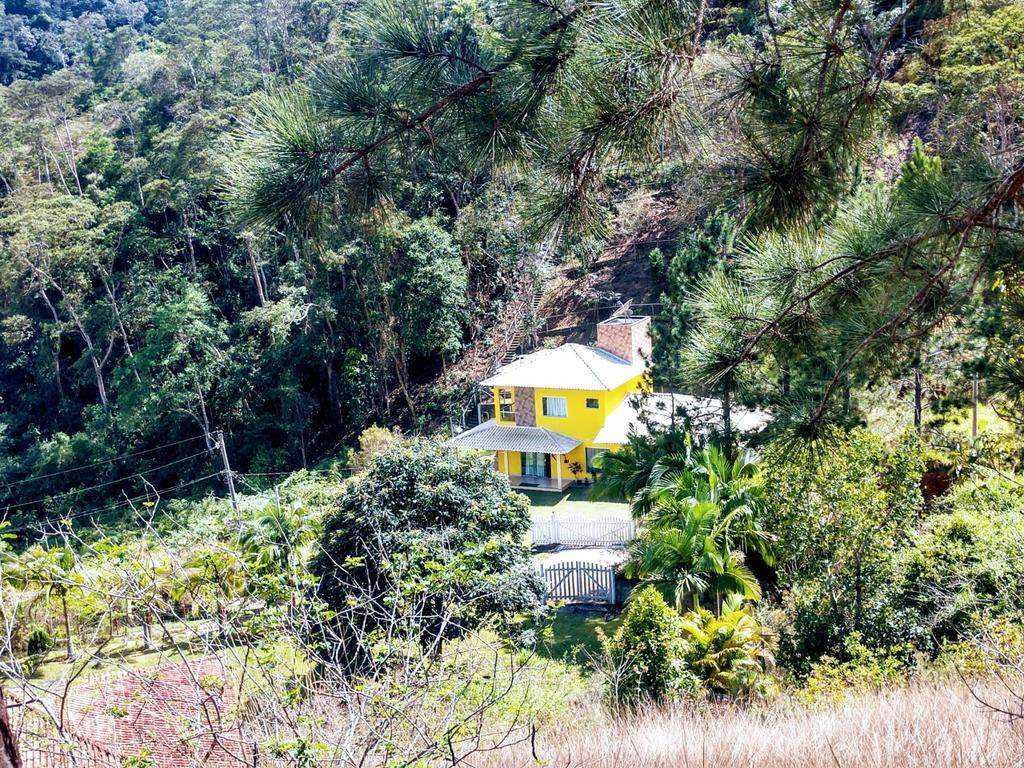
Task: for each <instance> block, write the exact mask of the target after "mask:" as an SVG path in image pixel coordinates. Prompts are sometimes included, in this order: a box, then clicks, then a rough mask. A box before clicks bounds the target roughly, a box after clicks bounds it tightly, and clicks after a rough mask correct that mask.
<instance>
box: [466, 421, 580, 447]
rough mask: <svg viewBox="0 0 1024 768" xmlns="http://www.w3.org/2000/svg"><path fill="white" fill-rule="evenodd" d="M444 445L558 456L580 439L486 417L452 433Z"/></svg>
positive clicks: (574, 445) (578, 442) (541, 428)
mask: <svg viewBox="0 0 1024 768" xmlns="http://www.w3.org/2000/svg"><path fill="white" fill-rule="evenodd" d="M447 444H448V445H453V446H455V447H456V448H478V449H481V450H485V451H524V452H527V453H555V454H559V455H561V454H565V453H568V452H569V451H571V450H572V449H573V448H575V447H576V446H577V445H579V444H580V441H579V440H577V439H576V438H575V437H569V436H568V435H563V434H561V433H560V432H553V431H551V430H550V429H544V428H543V427H507V426H504V425H501V424H498V423H497V422H496V421H495V420H494V419H490V420H489V421H485V422H484V423H483V424H479V425H477V426H475V427H473V428H472V429H467V430H466V431H465V432H462V433H461V434H458V435H456V436H455V437H453V438H451V439H450V440H449V441H448V443H447Z"/></svg>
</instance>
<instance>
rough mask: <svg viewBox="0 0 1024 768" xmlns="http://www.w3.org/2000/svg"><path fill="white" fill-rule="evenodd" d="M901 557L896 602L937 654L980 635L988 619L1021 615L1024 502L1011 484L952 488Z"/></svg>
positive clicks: (992, 480) (995, 480) (978, 482)
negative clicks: (911, 616)
mask: <svg viewBox="0 0 1024 768" xmlns="http://www.w3.org/2000/svg"><path fill="white" fill-rule="evenodd" d="M937 511H938V513H937V514H935V515H933V516H932V517H930V518H929V519H928V520H927V522H926V524H925V526H924V529H923V530H922V531H921V532H920V533H919V534H917V535H916V536H915V538H914V541H913V543H912V545H911V546H910V547H908V548H907V550H906V551H905V552H904V553H903V556H902V560H903V569H904V575H903V581H902V585H901V588H900V594H899V599H900V600H901V602H902V603H903V604H905V605H906V606H908V607H909V608H910V609H911V610H913V611H914V612H915V614H916V615H917V617H918V621H919V622H920V623H921V625H922V626H924V627H926V628H927V630H928V633H927V636H926V637H927V638H928V639H929V640H930V641H933V642H934V643H936V645H929V649H930V650H931V651H933V652H935V651H937V650H938V646H940V645H942V644H944V643H950V642H954V643H955V642H959V641H961V640H963V639H968V638H971V637H972V636H973V635H975V634H977V633H978V632H979V631H980V629H981V625H982V624H983V623H986V622H985V621H984V617H989V618H997V617H1001V616H1016V615H1018V614H1019V613H1021V612H1024V571H1022V569H1021V563H1022V562H1024V498H1022V497H1021V494H1020V491H1019V487H1018V485H1017V484H1016V483H1015V482H1014V481H1012V480H1001V479H999V478H985V479H984V480H972V481H969V482H966V483H962V484H960V485H957V486H955V487H954V488H953V490H952V492H951V493H950V494H949V495H948V496H947V497H945V498H943V499H942V500H941V501H940V503H939V505H938V507H937Z"/></svg>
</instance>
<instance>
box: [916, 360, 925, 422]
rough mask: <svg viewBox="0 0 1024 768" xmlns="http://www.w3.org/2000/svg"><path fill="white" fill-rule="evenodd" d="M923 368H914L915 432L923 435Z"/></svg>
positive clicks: (918, 366) (918, 365) (917, 366)
mask: <svg viewBox="0 0 1024 768" xmlns="http://www.w3.org/2000/svg"><path fill="white" fill-rule="evenodd" d="M922 378H923V377H922V376H921V366H920V364H917V365H915V366H914V430H915V431H916V432H917V434H921V411H922V407H923V393H922V388H923V387H922V383H923V382H922Z"/></svg>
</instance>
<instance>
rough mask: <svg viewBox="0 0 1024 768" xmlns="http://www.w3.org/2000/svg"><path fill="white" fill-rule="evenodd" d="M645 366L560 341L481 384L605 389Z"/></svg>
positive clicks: (523, 358) (518, 360)
mask: <svg viewBox="0 0 1024 768" xmlns="http://www.w3.org/2000/svg"><path fill="white" fill-rule="evenodd" d="M645 370H647V366H646V365H645V364H644V363H643V362H642V361H640V362H636V363H630V362H628V361H627V360H623V359H622V358H621V357H616V356H615V355H613V354H612V353H611V352H606V351H605V350H603V349H598V348H597V347H587V346H584V345H583V344H562V345H561V346H558V347H554V348H552V349H539V350H537V351H536V352H531V353H530V354H529V355H525V356H523V357H520V358H518V359H516V360H513V361H512V362H511V363H509V364H508V365H503V366H502V367H501V368H499V369H498V370H497V371H496V372H495V373H494V374H493V375H491V376H488V377H487V378H486V379H484V380H483V381H481V382H480V384H481V385H482V386H485V387H547V388H551V389H585V390H591V391H607V390H612V389H617V388H618V387H621V386H622V385H623V384H625V383H626V382H627V381H629V380H630V379H632V378H634V377H636V376H639V375H640V374H642V373H643V372H644V371H645Z"/></svg>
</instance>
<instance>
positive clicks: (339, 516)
mask: <svg viewBox="0 0 1024 768" xmlns="http://www.w3.org/2000/svg"><path fill="white" fill-rule="evenodd" d="M330 503H331V507H330V508H329V509H328V511H327V513H326V516H325V518H324V523H323V533H322V534H321V537H320V542H319V544H320V545H319V547H318V548H317V554H316V555H315V556H314V557H313V558H312V560H311V563H310V570H311V572H312V573H313V575H314V576H315V577H316V578H317V579H318V584H317V586H316V593H317V595H318V596H319V597H320V598H321V599H322V600H323V602H324V603H325V604H326V605H327V607H328V608H330V609H331V610H332V611H334V612H336V613H337V614H338V616H339V620H338V621H337V622H336V624H337V626H336V628H335V629H336V631H337V632H338V633H339V635H338V637H337V638H334V639H333V640H332V642H333V643H340V644H341V645H346V644H349V645H348V648H347V651H346V653H349V654H350V655H354V656H358V654H360V653H362V652H363V651H365V650H367V646H366V645H365V644H366V642H367V641H368V640H372V635H373V633H374V632H377V631H378V630H386V633H387V637H388V638H389V641H393V640H395V639H399V640H400V639H402V638H406V639H410V640H416V641H418V642H420V643H423V644H429V643H432V642H434V641H435V640H443V639H446V638H452V637H457V636H459V635H460V634H462V633H464V632H465V631H467V630H468V629H472V628H474V627H477V626H479V625H480V624H482V623H484V622H491V623H493V624H494V625H495V626H496V628H498V629H500V630H505V631H511V630H512V629H514V628H516V627H517V626H518V625H519V622H520V621H521V620H522V619H523V617H528V618H537V617H538V615H539V613H540V612H541V611H542V608H543V601H542V597H543V593H544V585H543V582H542V581H541V580H540V577H539V576H538V575H537V573H536V572H535V570H534V569H533V567H532V564H531V562H530V552H529V549H528V548H527V547H526V545H525V544H524V543H523V542H524V537H525V534H526V531H527V530H528V529H529V525H530V518H529V504H528V502H527V499H526V497H524V496H522V495H520V494H518V493H514V492H513V491H512V490H511V488H510V487H509V484H508V479H507V478H505V477H504V476H502V475H500V474H498V473H497V472H495V470H494V468H493V467H492V466H491V465H490V463H488V462H486V461H482V460H481V458H480V457H479V456H476V455H473V454H469V453H466V452H462V451H457V450H454V449H451V448H447V447H445V446H442V445H439V444H437V443H435V442H431V441H427V440H411V441H405V442H399V443H395V444H393V445H392V446H390V447H389V448H387V449H385V450H384V451H383V452H381V453H380V454H378V455H377V456H375V457H374V458H373V460H372V461H371V462H370V464H369V466H368V467H367V469H366V471H365V472H364V473H362V474H361V475H358V476H356V477H355V478H353V479H352V480H351V481H350V482H349V483H348V484H346V485H345V486H344V488H343V489H342V490H341V491H340V493H338V495H337V496H336V497H334V498H333V499H331V500H330ZM354 627H358V628H359V637H358V638H356V637H354V636H353V634H352V632H353V628H354Z"/></svg>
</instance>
